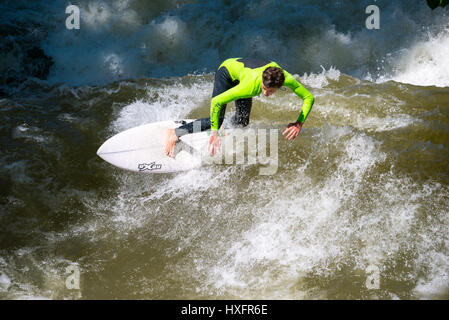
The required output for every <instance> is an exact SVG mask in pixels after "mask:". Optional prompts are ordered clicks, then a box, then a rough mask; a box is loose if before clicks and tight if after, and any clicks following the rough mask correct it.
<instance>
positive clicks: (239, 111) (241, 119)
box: [175, 67, 252, 138]
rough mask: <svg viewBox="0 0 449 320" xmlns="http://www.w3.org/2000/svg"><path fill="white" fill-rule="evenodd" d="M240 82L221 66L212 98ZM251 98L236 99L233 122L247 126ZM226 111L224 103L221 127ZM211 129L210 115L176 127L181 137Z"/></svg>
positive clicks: (221, 113) (216, 75) (217, 73)
mask: <svg viewBox="0 0 449 320" xmlns="http://www.w3.org/2000/svg"><path fill="white" fill-rule="evenodd" d="M238 84H239V81H238V80H235V81H232V78H231V75H230V74H229V71H228V69H226V67H221V68H220V69H219V70H218V71H217V72H216V73H215V80H214V90H213V92H212V98H213V97H215V96H218V95H219V94H221V93H223V92H225V91H227V90H229V89H231V88H232V87H235V86H236V85H238ZM251 104H252V103H251V98H248V99H239V100H236V101H235V105H236V114H235V115H234V117H233V118H232V120H231V122H232V123H233V124H235V125H243V126H246V125H247V124H248V122H249V113H250V111H251ZM225 112H226V105H223V106H222V107H221V110H220V116H219V119H218V127H221V125H222V123H223V120H224V117H225ZM209 129H210V117H208V118H202V119H197V120H195V121H193V122H190V123H187V124H185V125H182V126H180V127H178V128H176V129H175V134H176V136H177V137H178V138H179V137H181V136H183V135H185V134H189V133H193V132H200V131H206V130H209Z"/></svg>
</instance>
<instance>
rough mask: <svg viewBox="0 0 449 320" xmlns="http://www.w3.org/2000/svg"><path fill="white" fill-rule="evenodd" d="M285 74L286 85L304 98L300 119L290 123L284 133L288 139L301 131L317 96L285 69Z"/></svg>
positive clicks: (293, 137) (291, 138)
mask: <svg viewBox="0 0 449 320" xmlns="http://www.w3.org/2000/svg"><path fill="white" fill-rule="evenodd" d="M284 76H285V81H284V86H286V87H289V88H290V89H291V90H292V91H293V92H294V93H295V94H296V95H297V96H298V97H300V98H301V99H302V100H303V103H302V108H301V110H300V112H299V116H298V119H297V120H296V122H293V123H289V124H288V125H287V128H286V129H285V131H284V132H283V133H282V134H283V135H285V134H286V136H285V138H286V139H288V140H293V139H295V138H296V136H297V135H298V134H299V132H300V131H301V128H302V125H303V124H304V122H305V121H306V118H307V116H308V114H309V112H310V110H311V109H312V106H313V103H314V101H315V98H314V97H313V95H312V94H311V93H310V92H309V91H308V90H307V89H306V88H304V86H303V85H301V84H300V83H299V82H298V81H296V79H295V78H293V76H292V75H291V74H290V73H288V72H287V71H285V70H284Z"/></svg>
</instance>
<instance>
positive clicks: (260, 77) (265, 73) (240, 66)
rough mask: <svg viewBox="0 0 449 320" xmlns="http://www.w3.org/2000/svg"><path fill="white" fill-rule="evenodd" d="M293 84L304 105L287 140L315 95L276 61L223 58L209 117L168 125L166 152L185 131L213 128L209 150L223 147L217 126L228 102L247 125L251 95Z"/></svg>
mask: <svg viewBox="0 0 449 320" xmlns="http://www.w3.org/2000/svg"><path fill="white" fill-rule="evenodd" d="M282 86H286V87H288V88H290V89H291V90H292V91H293V92H294V93H295V94H296V95H298V96H299V97H300V98H301V99H303V105H302V108H301V111H300V114H299V116H298V119H297V120H296V122H292V123H289V124H288V125H287V127H286V129H285V130H284V132H283V133H282V134H283V135H284V136H285V138H286V139H287V140H293V139H295V138H296V137H297V136H298V134H299V132H300V131H301V128H302V126H303V124H304V121H305V120H306V118H307V115H308V114H309V112H310V110H311V108H312V106H313V103H314V97H313V96H312V94H311V93H310V92H309V91H307V89H306V88H304V87H303V86H302V85H301V84H300V83H299V82H298V81H296V79H295V78H293V76H292V75H291V74H290V73H288V72H287V71H286V70H284V69H282V68H281V67H280V66H279V65H278V64H277V63H276V62H274V61H265V60H258V59H247V58H230V59H227V60H226V61H224V62H223V63H222V64H221V65H220V67H219V68H218V71H217V72H216V73H215V81H214V90H213V93H212V100H211V108H210V117H209V118H202V119H197V120H195V121H193V122H190V123H187V124H184V125H182V126H180V127H178V128H176V129H169V130H168V131H167V136H166V144H165V154H166V155H167V156H170V157H174V148H175V144H176V142H177V141H178V140H179V138H180V137H181V136H183V135H185V134H189V133H193V132H194V129H193V128H195V130H196V131H198V129H197V128H199V131H205V130H209V129H210V130H211V134H210V138H209V150H210V152H211V155H214V154H215V153H217V152H218V151H219V150H220V148H221V140H220V135H219V134H218V129H219V128H220V127H221V124H222V123H223V120H224V116H225V112H226V105H227V103H229V102H232V101H235V107H236V112H235V115H234V116H233V117H232V119H231V123H232V124H233V125H234V126H238V127H245V126H247V125H248V123H249V114H250V112H251V106H252V97H254V96H258V95H259V94H260V93H261V92H262V93H263V95H264V96H267V97H268V96H271V95H272V94H273V93H275V92H276V91H277V90H278V89H279V88H280V87H282Z"/></svg>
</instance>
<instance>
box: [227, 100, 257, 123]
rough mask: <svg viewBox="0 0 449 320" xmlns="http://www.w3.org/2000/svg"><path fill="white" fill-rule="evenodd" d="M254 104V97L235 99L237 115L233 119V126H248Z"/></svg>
mask: <svg viewBox="0 0 449 320" xmlns="http://www.w3.org/2000/svg"><path fill="white" fill-rule="evenodd" d="M252 105H253V99H252V98H245V99H238V100H235V115H234V116H233V117H232V119H231V123H232V125H233V126H236V127H246V126H247V125H248V123H249V114H250V113H251V106H252Z"/></svg>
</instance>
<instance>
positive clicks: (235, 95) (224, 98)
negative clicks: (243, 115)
mask: <svg viewBox="0 0 449 320" xmlns="http://www.w3.org/2000/svg"><path fill="white" fill-rule="evenodd" d="M247 93H248V89H247V84H246V85H245V84H244V83H239V84H238V85H236V86H235V87H233V88H231V89H229V90H226V91H225V92H223V93H221V94H219V95H217V96H215V97H213V98H212V100H211V102H210V129H211V131H217V130H218V123H219V117H220V110H221V107H222V106H223V105H224V104H227V103H229V102H231V101H234V100H237V99H241V98H246V97H247V96H248V94H247Z"/></svg>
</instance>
